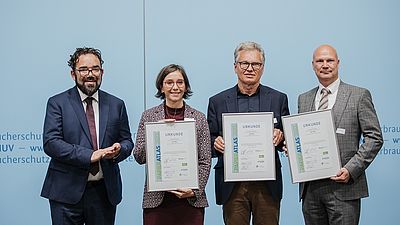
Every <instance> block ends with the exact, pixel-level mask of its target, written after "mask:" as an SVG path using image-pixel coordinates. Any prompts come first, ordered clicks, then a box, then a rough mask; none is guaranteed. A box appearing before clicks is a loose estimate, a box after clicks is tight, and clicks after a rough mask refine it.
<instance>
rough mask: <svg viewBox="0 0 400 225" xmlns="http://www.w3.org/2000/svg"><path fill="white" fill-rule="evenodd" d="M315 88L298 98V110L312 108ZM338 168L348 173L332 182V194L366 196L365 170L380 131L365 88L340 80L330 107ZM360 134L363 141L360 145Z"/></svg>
mask: <svg viewBox="0 0 400 225" xmlns="http://www.w3.org/2000/svg"><path fill="white" fill-rule="evenodd" d="M317 90H318V87H316V88H314V89H312V90H310V91H308V92H306V93H303V94H301V95H300V96H299V98H298V112H299V113H302V112H308V111H314V110H315V104H314V100H315V96H316V94H317ZM332 111H333V117H334V121H335V126H336V128H342V129H344V131H345V133H344V134H339V133H337V134H336V135H337V141H338V145H339V151H340V159H341V163H342V167H344V168H346V169H347V170H348V171H349V172H350V175H351V179H350V180H349V182H348V183H346V184H343V183H334V184H333V185H334V187H333V190H334V195H335V196H336V197H337V198H338V199H339V200H343V201H344V200H354V199H360V198H363V197H367V196H368V185H367V179H366V176H365V170H366V169H367V167H368V166H369V165H370V164H371V162H372V160H374V158H375V156H376V155H377V153H378V152H379V150H380V149H381V147H382V145H383V139H382V132H381V128H380V125H379V121H378V117H377V115H376V112H375V109H374V105H373V103H372V97H371V94H370V92H369V91H368V90H367V89H364V88H360V87H356V86H352V85H349V84H346V83H344V82H342V81H340V84H339V90H338V93H337V97H336V102H335V104H334V106H333V108H332ZM361 135H362V136H363V138H364V141H363V142H362V143H361V144H360V137H361ZM303 196H304V183H301V184H300V198H302V197H303Z"/></svg>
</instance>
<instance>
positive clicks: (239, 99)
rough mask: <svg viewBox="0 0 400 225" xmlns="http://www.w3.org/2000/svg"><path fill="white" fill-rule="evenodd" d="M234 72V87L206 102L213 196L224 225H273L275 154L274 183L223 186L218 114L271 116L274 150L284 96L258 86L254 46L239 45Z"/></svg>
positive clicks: (258, 56)
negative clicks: (255, 113) (212, 169)
mask: <svg viewBox="0 0 400 225" xmlns="http://www.w3.org/2000/svg"><path fill="white" fill-rule="evenodd" d="M234 60H235V63H234V70H235V73H236V75H237V77H238V83H237V85H235V86H234V87H232V88H229V89H227V90H225V91H222V92H221V93H219V94H217V95H215V96H213V97H211V98H210V99H209V105H208V113H207V120H208V124H209V127H210V134H211V144H212V148H213V157H217V158H218V162H217V164H216V165H215V167H214V169H215V195H216V200H217V204H218V205H223V217H224V222H225V224H226V225H239V224H240V225H243V224H250V218H251V217H253V224H254V225H276V224H278V223H279V211H280V201H281V199H282V173H281V163H280V160H279V154H278V151H276V152H275V161H276V163H275V165H276V180H274V181H249V182H224V161H223V154H224V148H225V145H224V139H223V137H222V130H223V128H222V113H242V112H273V113H274V117H275V118H274V122H275V124H274V126H275V129H274V139H273V142H274V145H275V146H277V147H276V150H279V151H281V150H282V149H281V148H280V147H281V145H282V141H283V133H282V123H281V116H285V115H289V108H288V99H287V96H286V94H284V93H281V92H279V91H276V90H274V89H272V88H270V87H267V86H264V85H261V84H260V79H261V76H262V74H263V71H264V63H265V54H264V50H263V49H262V47H261V46H260V45H259V44H257V43H254V42H245V43H241V44H240V45H239V46H238V47H237V48H236V50H235V53H234Z"/></svg>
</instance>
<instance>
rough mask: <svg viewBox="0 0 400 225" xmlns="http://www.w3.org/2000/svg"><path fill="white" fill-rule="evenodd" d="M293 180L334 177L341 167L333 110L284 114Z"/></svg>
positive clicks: (283, 120) (302, 180)
mask: <svg viewBox="0 0 400 225" xmlns="http://www.w3.org/2000/svg"><path fill="white" fill-rule="evenodd" d="M282 123H283V129H284V134H285V140H286V146H287V149H288V157H289V165H290V171H291V174H292V182H293V183H298V182H305V181H311V180H318V179H323V178H328V177H332V176H335V175H336V173H337V172H338V171H339V170H340V168H341V163H340V157H339V148H338V145H337V140H336V133H335V127H334V121H333V117H332V112H331V110H330V109H328V110H322V111H313V112H307V113H301V114H297V115H290V116H284V117H282Z"/></svg>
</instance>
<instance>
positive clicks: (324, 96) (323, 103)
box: [318, 88, 331, 110]
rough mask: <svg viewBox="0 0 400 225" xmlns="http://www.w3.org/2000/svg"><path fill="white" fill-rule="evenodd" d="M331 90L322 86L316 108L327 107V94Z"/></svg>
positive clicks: (322, 108)
mask: <svg viewBox="0 0 400 225" xmlns="http://www.w3.org/2000/svg"><path fill="white" fill-rule="evenodd" d="M330 93H331V91H330V90H329V89H328V88H322V90H321V94H322V95H321V100H320V101H319V106H318V110H324V109H327V108H328V94H330Z"/></svg>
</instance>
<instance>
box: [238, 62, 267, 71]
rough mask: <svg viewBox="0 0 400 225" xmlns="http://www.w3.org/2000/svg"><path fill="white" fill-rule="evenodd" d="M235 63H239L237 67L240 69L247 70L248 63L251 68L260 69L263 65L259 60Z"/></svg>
mask: <svg viewBox="0 0 400 225" xmlns="http://www.w3.org/2000/svg"><path fill="white" fill-rule="evenodd" d="M237 63H238V64H239V67H240V69H242V70H247V69H248V68H249V66H250V65H251V68H253V70H259V69H261V67H262V65H263V64H262V63H259V62H253V63H250V62H246V61H244V62H237Z"/></svg>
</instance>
